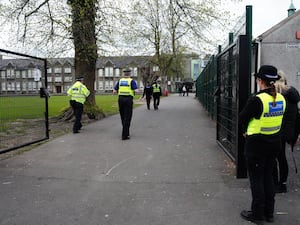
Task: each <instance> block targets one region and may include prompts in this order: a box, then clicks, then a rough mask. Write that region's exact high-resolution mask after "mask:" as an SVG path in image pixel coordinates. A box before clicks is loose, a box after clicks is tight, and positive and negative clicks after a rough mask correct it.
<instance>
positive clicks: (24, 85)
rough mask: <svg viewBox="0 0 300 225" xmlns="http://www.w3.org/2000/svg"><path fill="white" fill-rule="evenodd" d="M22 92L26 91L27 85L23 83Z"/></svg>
mask: <svg viewBox="0 0 300 225" xmlns="http://www.w3.org/2000/svg"><path fill="white" fill-rule="evenodd" d="M22 90H23V91H26V90H27V83H26V82H23V83H22Z"/></svg>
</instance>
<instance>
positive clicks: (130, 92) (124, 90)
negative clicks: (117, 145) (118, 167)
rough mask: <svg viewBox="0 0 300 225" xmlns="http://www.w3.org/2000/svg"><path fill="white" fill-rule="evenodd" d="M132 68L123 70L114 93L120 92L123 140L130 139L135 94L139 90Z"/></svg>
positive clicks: (119, 102) (119, 101)
mask: <svg viewBox="0 0 300 225" xmlns="http://www.w3.org/2000/svg"><path fill="white" fill-rule="evenodd" d="M130 76H131V70H130V69H126V70H124V71H123V77H122V78H121V79H120V80H119V81H118V82H117V83H116V85H115V87H114V93H118V95H119V98H118V104H119V112H120V116H121V121H122V140H127V139H130V132H129V129H130V124H131V119H132V110H133V96H134V95H135V92H137V91H138V88H137V84H136V81H135V80H133V79H132V78H131V77H130Z"/></svg>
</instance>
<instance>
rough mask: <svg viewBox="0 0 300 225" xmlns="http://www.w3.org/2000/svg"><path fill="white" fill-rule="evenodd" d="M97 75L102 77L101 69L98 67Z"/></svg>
mask: <svg viewBox="0 0 300 225" xmlns="http://www.w3.org/2000/svg"><path fill="white" fill-rule="evenodd" d="M98 77H103V69H98Z"/></svg>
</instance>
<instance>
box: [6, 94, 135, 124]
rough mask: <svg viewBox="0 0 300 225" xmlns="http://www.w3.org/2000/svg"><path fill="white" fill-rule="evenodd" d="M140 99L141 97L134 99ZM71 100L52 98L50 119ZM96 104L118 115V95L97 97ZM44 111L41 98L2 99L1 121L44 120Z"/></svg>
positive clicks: (17, 97)
mask: <svg viewBox="0 0 300 225" xmlns="http://www.w3.org/2000/svg"><path fill="white" fill-rule="evenodd" d="M138 98H140V95H136V96H135V97H134V99H138ZM69 99H70V98H69V97H68V96H51V97H50V98H49V100H48V103H49V105H48V108H49V117H54V116H57V115H59V114H60V113H61V112H62V111H63V110H64V109H65V108H67V107H69ZM96 103H97V105H98V106H99V107H100V108H101V109H102V110H103V112H104V113H105V114H106V115H112V114H115V113H118V96H117V95H112V94H111V95H96ZM134 107H137V105H134ZM44 111H45V99H44V98H40V97H39V96H16V97H0V120H1V121H8V120H16V119H36V118H43V117H44ZM0 123H1V122H0Z"/></svg>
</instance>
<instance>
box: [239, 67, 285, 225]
mask: <svg viewBox="0 0 300 225" xmlns="http://www.w3.org/2000/svg"><path fill="white" fill-rule="evenodd" d="M255 77H256V82H257V84H258V86H259V92H257V93H256V94H255V95H254V96H251V97H250V98H249V99H248V101H247V103H246V105H245V107H244V109H243V110H242V111H241V112H240V114H239V127H240V129H241V131H242V133H243V136H244V137H245V149H244V151H245V159H246V164H247V170H248V175H249V180H250V188H251V194H252V202H251V210H250V211H247V210H243V211H242V212H241V216H242V218H243V219H245V220H248V221H252V222H253V223H256V224H259V225H261V224H264V220H266V221H267V222H273V221H274V205H275V190H274V179H273V170H274V165H275V160H276V157H277V154H278V152H279V151H280V148H281V133H280V130H281V125H282V121H283V114H284V112H285V108H286V101H285V98H284V97H283V95H282V94H280V93H277V92H276V88H275V85H274V84H275V81H276V80H278V79H280V76H279V75H278V73H277V69H276V67H274V66H271V65H263V66H261V67H260V69H259V72H258V73H257V74H255Z"/></svg>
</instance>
